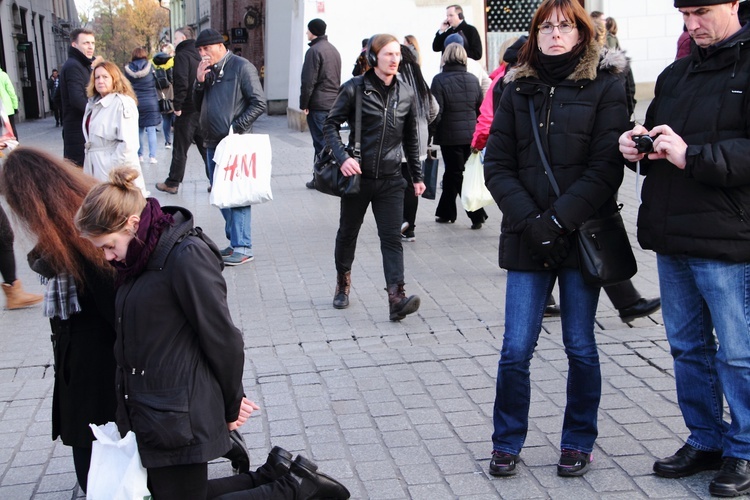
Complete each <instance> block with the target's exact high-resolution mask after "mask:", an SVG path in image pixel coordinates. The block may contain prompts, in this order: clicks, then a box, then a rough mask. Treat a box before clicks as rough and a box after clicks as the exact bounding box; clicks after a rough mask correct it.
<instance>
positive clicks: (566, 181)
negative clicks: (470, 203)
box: [484, 43, 628, 271]
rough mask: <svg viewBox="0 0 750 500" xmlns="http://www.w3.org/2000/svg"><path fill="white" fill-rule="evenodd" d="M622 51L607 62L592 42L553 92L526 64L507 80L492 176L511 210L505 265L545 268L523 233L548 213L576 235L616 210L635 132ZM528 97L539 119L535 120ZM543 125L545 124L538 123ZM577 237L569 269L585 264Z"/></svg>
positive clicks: (505, 228)
mask: <svg viewBox="0 0 750 500" xmlns="http://www.w3.org/2000/svg"><path fill="white" fill-rule="evenodd" d="M625 62H626V61H625V57H624V55H623V54H622V53H619V52H617V53H615V52H610V53H609V54H608V57H607V58H605V59H602V60H600V58H599V47H598V45H597V44H596V43H592V44H591V45H590V46H589V47H588V48H587V49H586V50H585V52H584V55H583V57H582V58H581V61H580V63H579V64H578V66H577V67H576V69H575V70H574V71H573V73H571V74H570V75H569V76H568V77H567V79H565V80H563V81H562V82H561V83H560V84H558V85H557V86H556V87H550V86H548V85H546V84H544V83H542V81H541V80H539V78H538V77H537V73H536V71H535V70H534V69H533V68H531V67H530V66H528V65H526V64H523V65H520V66H517V67H515V68H513V69H512V70H511V72H510V73H509V74H508V75H507V77H506V78H507V79H508V82H509V83H508V87H507V88H506V91H505V92H504V93H503V96H502V99H501V102H500V107H499V108H498V110H497V112H496V113H495V119H494V121H493V123H492V128H491V129H490V137H489V140H488V141H487V150H486V155H485V162H484V177H485V183H486V185H487V188H488V189H489V190H490V192H491V193H492V197H493V198H494V199H495V201H496V202H497V204H498V205H499V207H500V210H501V211H502V212H503V220H502V225H501V234H500V267H503V268H505V269H512V270H520V271H533V270H542V269H544V268H543V266H542V264H541V263H540V262H537V261H535V260H533V259H532V258H531V256H530V255H529V251H528V249H527V247H526V245H525V243H524V242H523V241H522V239H521V233H522V232H523V230H524V229H526V224H527V223H526V221H527V220H528V219H531V218H533V217H536V215H538V214H541V213H543V212H544V211H545V210H547V209H550V208H551V209H553V210H554V211H555V212H556V213H557V218H558V220H559V221H560V222H561V223H562V224H563V225H564V226H565V228H566V229H568V230H569V231H573V230H575V229H576V228H577V227H579V226H580V225H581V224H582V223H583V222H585V221H586V220H588V219H590V218H592V217H596V216H604V215H609V214H611V213H613V212H614V211H615V210H616V204H615V200H614V195H615V193H616V192H617V189H618V188H619V186H620V183H621V182H622V176H623V160H622V155H620V153H619V150H618V144H617V140H618V138H619V136H620V134H622V132H624V131H625V130H627V128H628V117H627V108H626V104H625V91H624V87H623V85H622V83H621V81H620V79H619V78H618V76H617V74H618V73H620V72H622V71H624V69H625ZM528 96H531V97H532V99H533V100H534V104H535V111H536V114H537V116H536V117H534V118H533V119H532V118H531V117H530V116H529V105H528ZM537 124H538V125H537ZM532 126H538V127H539V133H540V136H541V140H542V143H543V147H544V149H545V152H546V155H547V159H548V160H549V162H550V164H551V166H552V171H553V173H554V175H555V178H556V179H557V183H558V184H559V186H560V191H561V193H562V195H561V196H560V198H557V197H556V196H555V193H554V191H553V190H552V187H551V186H550V183H549V181H548V180H547V176H546V174H545V172H544V167H543V165H542V161H541V158H540V156H539V152H538V150H537V147H536V144H535V142H534V135H533V131H532V128H531V127H532ZM574 237H575V236H574V234H572V233H571V234H569V235H568V238H570V243H571V252H570V254H569V255H568V258H567V259H566V260H565V262H564V264H563V267H578V259H577V251H576V248H575V242H574Z"/></svg>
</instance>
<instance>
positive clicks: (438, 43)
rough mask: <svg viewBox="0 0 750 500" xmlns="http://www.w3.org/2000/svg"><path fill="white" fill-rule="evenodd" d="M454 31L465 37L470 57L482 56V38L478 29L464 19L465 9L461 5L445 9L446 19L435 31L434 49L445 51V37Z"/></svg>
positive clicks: (467, 53)
mask: <svg viewBox="0 0 750 500" xmlns="http://www.w3.org/2000/svg"><path fill="white" fill-rule="evenodd" d="M453 33H458V34H459V35H461V37H462V38H463V39H464V49H466V55H468V56H469V58H471V59H475V60H477V61H478V60H480V59H481V58H482V38H481V37H480V36H479V32H478V31H477V29H476V28H475V27H474V26H472V25H470V24H467V22H466V21H465V20H464V10H463V9H462V8H461V6H460V5H449V6H448V8H446V9H445V20H444V21H443V23H442V24H441V25H440V28H438V30H437V33H435V39H434V40H433V41H432V50H433V51H435V52H443V51H444V50H445V39H446V38H448V37H449V36H450V35H452V34H453Z"/></svg>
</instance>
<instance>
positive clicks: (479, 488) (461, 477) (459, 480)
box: [445, 473, 492, 497]
mask: <svg viewBox="0 0 750 500" xmlns="http://www.w3.org/2000/svg"><path fill="white" fill-rule="evenodd" d="M445 481H447V483H448V487H449V488H450V489H451V491H453V493H455V494H456V495H457V496H458V497H464V496H467V495H482V494H487V493H490V492H491V491H492V486H491V485H490V484H489V483H488V482H487V479H486V478H485V475H484V474H479V473H471V474H454V475H450V476H445Z"/></svg>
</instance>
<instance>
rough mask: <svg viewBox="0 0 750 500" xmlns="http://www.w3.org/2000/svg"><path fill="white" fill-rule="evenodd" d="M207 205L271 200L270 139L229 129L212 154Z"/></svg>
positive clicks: (240, 205) (240, 203)
mask: <svg viewBox="0 0 750 500" xmlns="http://www.w3.org/2000/svg"><path fill="white" fill-rule="evenodd" d="M214 162H215V163H216V168H215V170H214V178H213V184H212V185H211V196H210V198H209V200H210V202H211V205H215V206H217V207H219V208H234V207H246V206H248V205H256V204H258V203H265V202H266V201H269V200H272V199H273V194H272V193H271V140H270V139H269V137H268V135H267V134H235V133H233V132H232V129H231V128H230V129H229V135H228V136H226V137H225V138H224V139H222V140H221V142H220V143H219V144H218V146H216V151H215V153H214Z"/></svg>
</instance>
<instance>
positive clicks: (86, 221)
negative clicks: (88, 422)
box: [75, 168, 257, 500]
mask: <svg viewBox="0 0 750 500" xmlns="http://www.w3.org/2000/svg"><path fill="white" fill-rule="evenodd" d="M137 177H138V172H137V171H136V170H134V169H132V168H117V169H114V170H112V171H111V173H110V181H109V182H107V183H103V184H99V185H97V186H95V187H94V188H93V189H92V190H91V191H90V192H89V194H88V195H87V196H86V198H85V199H84V200H83V204H82V206H81V208H80V209H79V211H78V213H77V214H76V217H75V221H76V226H77V228H78V230H79V231H80V232H81V234H82V235H83V236H84V237H85V238H87V239H88V240H90V241H91V242H92V243H93V244H94V245H95V246H96V247H98V248H101V249H102V250H103V251H104V256H105V258H106V259H107V260H109V261H110V262H112V264H113V265H114V267H115V269H116V270H117V285H118V288H117V294H116V298H115V318H116V323H115V324H116V329H117V340H116V342H115V349H114V352H115V359H116V361H117V372H116V396H117V426H118V428H119V430H120V432H121V433H122V434H123V435H124V434H125V433H126V432H127V431H129V430H132V431H133V432H135V435H136V436H137V438H138V451H139V453H140V456H141V461H142V462H143V466H144V467H146V469H147V470H148V481H149V489H150V491H151V493H152V494H153V495H154V498H155V499H157V500H163V499H165V498H169V499H171V498H175V499H178V498H180V499H186V498H191V499H192V498H196V499H198V498H200V499H201V500H202V499H204V498H205V497H206V490H207V474H208V468H207V464H208V461H209V460H213V459H215V458H217V457H221V456H222V455H224V454H225V453H226V452H227V451H228V450H229V449H230V447H231V444H230V439H229V431H231V430H234V429H236V428H237V427H238V426H240V425H242V424H243V423H244V422H245V420H246V419H247V418H248V417H249V416H250V414H251V413H252V411H253V410H255V409H257V406H256V405H255V404H254V403H252V402H250V401H248V400H247V399H245V398H244V397H243V389H242V369H243V365H244V361H245V355H244V349H243V340H242V333H241V332H240V330H239V329H237V327H236V326H234V324H233V323H232V318H231V316H230V314H229V308H228V307H227V289H226V282H225V281H224V278H223V277H222V275H221V271H222V267H223V264H222V259H221V255H220V254H219V250H218V249H217V248H216V245H214V244H213V242H211V241H210V240H209V239H208V238H206V237H205V236H203V235H202V232H201V231H200V229H197V228H195V227H193V216H192V215H191V214H190V212H188V211H187V210H185V209H184V208H180V207H169V208H164V209H162V207H160V206H159V202H158V201H156V200H155V199H154V198H148V199H146V198H144V197H143V195H142V194H141V191H140V189H138V188H137V187H136V186H135V184H134V182H135V179H136V178H137Z"/></svg>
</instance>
